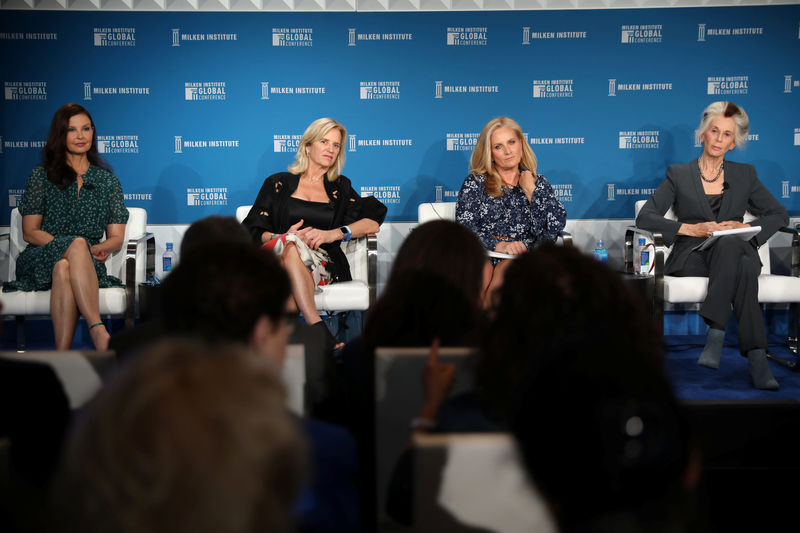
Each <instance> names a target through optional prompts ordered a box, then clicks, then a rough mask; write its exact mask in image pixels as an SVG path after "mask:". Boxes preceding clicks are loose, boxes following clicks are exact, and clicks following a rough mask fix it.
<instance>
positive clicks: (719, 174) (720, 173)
mask: <svg viewBox="0 0 800 533" xmlns="http://www.w3.org/2000/svg"><path fill="white" fill-rule="evenodd" d="M700 159H701V158H699V157H698V158H697V168H698V170H700V179H702V180H703V181H705V182H706V183H714V182H715V181H717V180H718V179H719V177H720V176H721V175H722V163H720V164H719V169H717V175H716V176H714V178H713V179H708V178H706V177H705V176H703V166H702V165H701V164H700Z"/></svg>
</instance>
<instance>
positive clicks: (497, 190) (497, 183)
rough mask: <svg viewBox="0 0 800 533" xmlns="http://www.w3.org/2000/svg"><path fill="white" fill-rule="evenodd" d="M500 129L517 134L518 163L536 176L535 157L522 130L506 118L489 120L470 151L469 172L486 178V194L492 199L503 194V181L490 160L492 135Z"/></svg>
mask: <svg viewBox="0 0 800 533" xmlns="http://www.w3.org/2000/svg"><path fill="white" fill-rule="evenodd" d="M500 128H510V129H511V130H513V131H514V133H516V134H517V139H519V142H520V144H521V146H522V158H521V160H520V162H521V163H522V164H523V165H524V166H525V167H527V168H528V170H530V171H531V172H532V173H533V174H536V155H535V154H534V153H533V150H532V149H531V146H530V145H529V144H528V141H527V140H526V139H525V136H524V135H523V134H522V128H520V127H519V124H517V123H516V122H515V121H514V120H512V119H510V118H508V117H496V118H493V119H492V120H490V121H489V122H488V123H487V124H486V125H485V126H484V127H483V130H482V131H481V134H480V136H479V137H478V142H477V143H476V144H475V148H474V149H473V150H472V157H470V160H469V166H470V172H471V173H472V174H483V175H485V176H486V182H485V187H486V194H488V195H489V196H492V197H497V196H501V195H502V194H503V192H502V189H501V186H502V185H503V180H502V179H501V178H500V175H499V174H498V173H497V170H495V166H494V161H493V160H492V134H493V133H494V132H495V131H497V130H498V129H500Z"/></svg>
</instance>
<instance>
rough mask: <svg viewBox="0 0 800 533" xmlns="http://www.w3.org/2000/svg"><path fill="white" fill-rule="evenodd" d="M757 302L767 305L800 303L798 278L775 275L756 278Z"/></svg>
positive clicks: (799, 282)
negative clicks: (767, 303) (766, 303)
mask: <svg viewBox="0 0 800 533" xmlns="http://www.w3.org/2000/svg"><path fill="white" fill-rule="evenodd" d="M758 301H759V302H769V303H794V302H800V278H795V277H792V276H779V275H775V274H766V275H765V274H762V275H760V276H758Z"/></svg>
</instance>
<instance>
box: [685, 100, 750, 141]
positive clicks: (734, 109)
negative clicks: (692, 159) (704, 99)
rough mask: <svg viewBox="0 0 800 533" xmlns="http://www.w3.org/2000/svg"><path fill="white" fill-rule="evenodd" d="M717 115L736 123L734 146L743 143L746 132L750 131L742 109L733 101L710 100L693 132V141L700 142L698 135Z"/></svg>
mask: <svg viewBox="0 0 800 533" xmlns="http://www.w3.org/2000/svg"><path fill="white" fill-rule="evenodd" d="M719 115H722V116H723V117H726V118H732V119H733V123H734V124H736V131H735V132H734V137H735V139H736V146H742V145H744V143H746V142H747V133H748V132H749V131H750V118H749V117H748V116H747V113H745V112H744V109H742V108H741V107H739V106H738V105H736V104H734V103H733V102H725V101H719V102H712V103H711V104H709V106H708V107H707V108H705V109H704V110H703V117H702V118H701V119H700V125H699V126H698V127H697V129H696V130H695V132H694V137H695V141H696V142H698V143H699V142H700V137H702V136H703V134H704V133H705V132H706V130H707V129H708V128H709V126H711V121H712V120H714V118H715V117H717V116H719Z"/></svg>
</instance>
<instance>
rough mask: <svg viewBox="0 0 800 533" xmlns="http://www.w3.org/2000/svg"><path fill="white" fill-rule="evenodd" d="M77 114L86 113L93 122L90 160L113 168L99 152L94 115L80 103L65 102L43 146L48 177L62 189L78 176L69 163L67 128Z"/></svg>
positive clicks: (96, 164)
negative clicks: (70, 120)
mask: <svg viewBox="0 0 800 533" xmlns="http://www.w3.org/2000/svg"><path fill="white" fill-rule="evenodd" d="M75 115H86V116H87V117H88V118H89V122H91V123H92V146H91V148H89V151H88V152H86V157H87V158H88V159H89V162H90V163H91V164H92V165H94V166H96V167H100V168H103V169H105V170H108V171H110V170H111V166H110V165H109V164H108V163H106V162H105V160H104V159H103V158H102V157H100V154H99V153H98V152H97V128H95V126H94V119H92V115H90V114H89V112H88V111H87V110H86V108H84V107H83V106H80V105H78V104H74V103H69V104H64V105H63V106H61V107H60V108H58V111H56V113H55V115H53V120H52V121H51V122H50V132H49V133H48V134H47V142H46V143H45V145H44V148H42V166H43V167H44V169H45V171H46V172H47V179H48V180H50V182H51V183H53V185H55V186H57V187H58V188H60V189H64V188H66V187H67V186H68V185H69V184H70V183H72V182H73V181H75V179H76V178H77V177H78V175H77V174H76V173H75V171H74V170H73V169H72V167H70V166H69V165H68V164H67V130H68V129H69V119H71V118H72V117H74V116H75Z"/></svg>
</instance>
